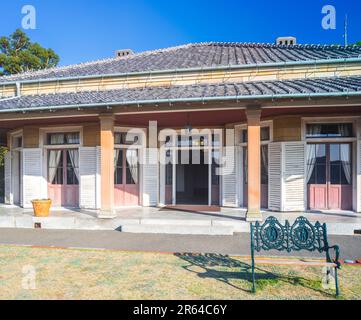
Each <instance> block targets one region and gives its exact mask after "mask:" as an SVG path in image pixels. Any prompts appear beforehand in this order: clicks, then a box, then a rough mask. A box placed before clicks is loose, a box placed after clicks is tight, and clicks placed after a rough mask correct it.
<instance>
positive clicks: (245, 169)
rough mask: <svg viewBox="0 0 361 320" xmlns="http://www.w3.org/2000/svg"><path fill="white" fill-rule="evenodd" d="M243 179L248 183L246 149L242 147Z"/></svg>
mask: <svg viewBox="0 0 361 320" xmlns="http://www.w3.org/2000/svg"><path fill="white" fill-rule="evenodd" d="M243 179H244V183H245V184H248V149H247V148H243Z"/></svg>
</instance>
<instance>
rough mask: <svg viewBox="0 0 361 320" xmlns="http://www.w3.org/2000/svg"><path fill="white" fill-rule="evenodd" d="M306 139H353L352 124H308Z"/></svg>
mask: <svg viewBox="0 0 361 320" xmlns="http://www.w3.org/2000/svg"><path fill="white" fill-rule="evenodd" d="M306 128H307V133H306V136H307V138H323V137H331V138H341V137H342V138H350V137H353V125H352V123H340V124H337V123H336V124H333V123H331V124H308V125H307V126H306Z"/></svg>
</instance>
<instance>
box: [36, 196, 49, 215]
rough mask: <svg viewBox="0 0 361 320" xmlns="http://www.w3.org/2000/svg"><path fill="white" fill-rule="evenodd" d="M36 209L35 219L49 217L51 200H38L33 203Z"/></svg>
mask: <svg viewBox="0 0 361 320" xmlns="http://www.w3.org/2000/svg"><path fill="white" fill-rule="evenodd" d="M31 203H32V204H33V208H34V215H35V217H49V213H50V207H51V200H50V199H36V200H33V201H31Z"/></svg>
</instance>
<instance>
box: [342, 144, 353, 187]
mask: <svg viewBox="0 0 361 320" xmlns="http://www.w3.org/2000/svg"><path fill="white" fill-rule="evenodd" d="M340 147H341V162H342V167H343V172H344V173H345V176H346V180H347V183H348V184H351V179H352V178H351V161H350V145H349V144H341V146H340Z"/></svg>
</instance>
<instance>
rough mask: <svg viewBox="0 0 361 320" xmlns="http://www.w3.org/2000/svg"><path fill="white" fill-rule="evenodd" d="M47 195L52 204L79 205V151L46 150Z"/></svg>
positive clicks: (63, 205)
mask: <svg viewBox="0 0 361 320" xmlns="http://www.w3.org/2000/svg"><path fill="white" fill-rule="evenodd" d="M48 195H49V198H50V199H51V200H52V201H53V205H54V206H58V207H60V206H62V207H78V206H79V151H78V149H63V150H49V151H48Z"/></svg>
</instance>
